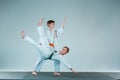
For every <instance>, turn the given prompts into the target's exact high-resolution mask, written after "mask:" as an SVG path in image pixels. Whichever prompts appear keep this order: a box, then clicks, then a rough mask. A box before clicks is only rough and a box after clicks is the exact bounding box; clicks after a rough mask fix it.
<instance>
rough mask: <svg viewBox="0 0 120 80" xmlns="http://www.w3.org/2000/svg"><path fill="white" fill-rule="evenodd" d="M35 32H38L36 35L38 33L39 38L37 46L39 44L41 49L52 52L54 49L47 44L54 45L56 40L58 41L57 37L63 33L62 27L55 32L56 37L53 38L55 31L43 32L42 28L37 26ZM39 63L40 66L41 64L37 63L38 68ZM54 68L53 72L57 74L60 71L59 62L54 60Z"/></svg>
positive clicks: (47, 30)
mask: <svg viewBox="0 0 120 80" xmlns="http://www.w3.org/2000/svg"><path fill="white" fill-rule="evenodd" d="M37 30H38V33H39V36H40V38H39V44H41V45H42V46H43V47H45V48H47V49H49V50H50V51H51V52H52V51H53V50H54V49H53V48H51V47H50V46H49V43H54V45H55V44H56V43H55V42H56V40H58V37H59V36H60V34H61V33H62V32H63V27H62V26H61V27H59V28H58V29H57V30H56V31H57V32H56V36H55V33H54V32H55V29H53V30H52V32H51V33H50V30H49V29H46V30H45V29H44V27H43V26H38V28H37ZM55 48H56V46H55ZM41 60H42V59H41ZM39 63H41V64H42V62H41V61H39V62H38V63H37V65H38V66H39V65H41V64H39ZM54 67H55V72H59V71H60V61H58V60H54Z"/></svg>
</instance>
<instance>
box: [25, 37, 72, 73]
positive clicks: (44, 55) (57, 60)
mask: <svg viewBox="0 0 120 80" xmlns="http://www.w3.org/2000/svg"><path fill="white" fill-rule="evenodd" d="M24 40H25V41H26V42H28V43H30V44H31V45H33V46H34V47H36V48H37V50H38V51H39V53H40V55H41V60H40V61H38V62H37V64H36V66H35V71H39V70H41V68H42V66H43V64H44V62H45V59H46V58H47V57H49V55H50V54H51V51H49V50H48V49H46V48H45V47H43V46H41V45H39V43H36V42H35V41H34V40H33V39H31V38H30V37H28V36H26V37H25V38H24ZM51 60H53V61H54V63H55V71H56V72H59V70H60V67H59V65H60V63H62V64H63V65H65V66H66V67H67V68H68V69H71V68H72V67H71V66H70V65H68V63H67V62H66V61H65V60H64V58H63V56H62V55H61V54H60V53H59V52H57V53H55V54H54V55H53V56H52V59H51ZM56 64H58V65H56Z"/></svg>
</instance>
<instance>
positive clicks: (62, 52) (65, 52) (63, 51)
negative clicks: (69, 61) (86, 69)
mask: <svg viewBox="0 0 120 80" xmlns="http://www.w3.org/2000/svg"><path fill="white" fill-rule="evenodd" d="M68 52H69V47H67V46H64V47H63V48H62V50H61V51H60V54H61V55H65V54H67V53H68Z"/></svg>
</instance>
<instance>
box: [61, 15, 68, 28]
mask: <svg viewBox="0 0 120 80" xmlns="http://www.w3.org/2000/svg"><path fill="white" fill-rule="evenodd" d="M66 19H67V16H65V17H64V20H63V23H62V28H63V29H64V25H65V22H66Z"/></svg>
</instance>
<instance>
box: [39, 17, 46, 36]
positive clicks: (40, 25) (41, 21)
mask: <svg viewBox="0 0 120 80" xmlns="http://www.w3.org/2000/svg"><path fill="white" fill-rule="evenodd" d="M43 21H44V18H42V19H41V20H40V21H39V22H38V26H39V27H38V28H37V30H38V33H39V35H40V37H41V36H44V34H45V33H44V28H43V26H42V25H43Z"/></svg>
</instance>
